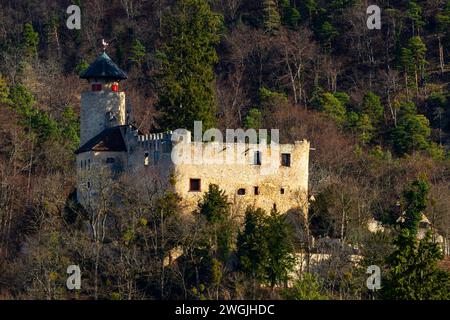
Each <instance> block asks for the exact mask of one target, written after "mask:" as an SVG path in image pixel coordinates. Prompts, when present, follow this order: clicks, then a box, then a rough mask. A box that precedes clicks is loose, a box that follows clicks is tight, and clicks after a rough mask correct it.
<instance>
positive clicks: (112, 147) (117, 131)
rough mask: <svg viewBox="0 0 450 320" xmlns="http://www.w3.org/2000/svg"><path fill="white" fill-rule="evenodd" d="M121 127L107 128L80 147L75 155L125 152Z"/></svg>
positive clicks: (125, 147)
mask: <svg viewBox="0 0 450 320" xmlns="http://www.w3.org/2000/svg"><path fill="white" fill-rule="evenodd" d="M121 129H122V126H117V127H112V128H107V129H105V130H103V131H102V132H100V133H99V134H98V135H96V136H95V137H93V138H92V139H91V140H89V141H88V142H86V143H85V144H84V145H82V146H81V147H80V148H79V149H78V150H76V151H75V154H79V153H83V152H89V151H116V152H120V151H127V146H126V144H125V141H124V140H123V135H122V130H121Z"/></svg>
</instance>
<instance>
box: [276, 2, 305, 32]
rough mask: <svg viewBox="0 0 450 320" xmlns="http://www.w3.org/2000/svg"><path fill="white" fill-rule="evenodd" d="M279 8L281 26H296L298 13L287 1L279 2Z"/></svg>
mask: <svg viewBox="0 0 450 320" xmlns="http://www.w3.org/2000/svg"><path fill="white" fill-rule="evenodd" d="M280 8H281V12H282V17H283V19H282V20H283V24H284V25H286V26H289V27H292V28H295V27H297V26H298V24H299V22H300V18H301V17H300V12H299V11H298V10H297V9H296V8H295V7H293V6H292V5H291V3H290V1H289V0H281V1H280Z"/></svg>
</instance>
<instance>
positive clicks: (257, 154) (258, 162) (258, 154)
mask: <svg viewBox="0 0 450 320" xmlns="http://www.w3.org/2000/svg"><path fill="white" fill-rule="evenodd" d="M255 165H257V166H260V165H261V151H256V152H255Z"/></svg>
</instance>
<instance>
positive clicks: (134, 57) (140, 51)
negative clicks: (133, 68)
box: [129, 39, 146, 66]
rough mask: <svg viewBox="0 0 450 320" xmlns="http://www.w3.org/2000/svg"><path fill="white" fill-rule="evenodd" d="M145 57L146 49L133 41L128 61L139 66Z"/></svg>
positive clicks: (136, 41)
mask: <svg viewBox="0 0 450 320" xmlns="http://www.w3.org/2000/svg"><path fill="white" fill-rule="evenodd" d="M145 55H146V49H145V47H144V45H143V44H142V43H141V42H140V41H139V40H137V39H135V40H134V41H133V44H132V45H131V49H130V57H129V60H130V61H131V62H133V63H135V64H137V65H138V66H140V65H142V64H143V63H144V58H145Z"/></svg>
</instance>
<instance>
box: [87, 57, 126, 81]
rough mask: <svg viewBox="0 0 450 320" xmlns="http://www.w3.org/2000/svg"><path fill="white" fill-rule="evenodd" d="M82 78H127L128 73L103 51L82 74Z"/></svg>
mask: <svg viewBox="0 0 450 320" xmlns="http://www.w3.org/2000/svg"><path fill="white" fill-rule="evenodd" d="M80 78H81V79H92V78H99V79H117V80H125V79H127V78H128V77H127V75H126V74H125V72H123V71H122V70H121V69H120V68H119V67H118V66H117V65H116V64H115V63H114V62H113V61H112V60H111V58H110V57H109V56H108V55H107V54H106V53H105V52H103V53H102V54H101V55H100V56H99V57H98V58H97V59H96V60H95V61H94V62H93V63H92V64H91V65H90V66H89V68H87V70H86V71H85V72H84V73H83V74H82V75H81V77H80Z"/></svg>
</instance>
